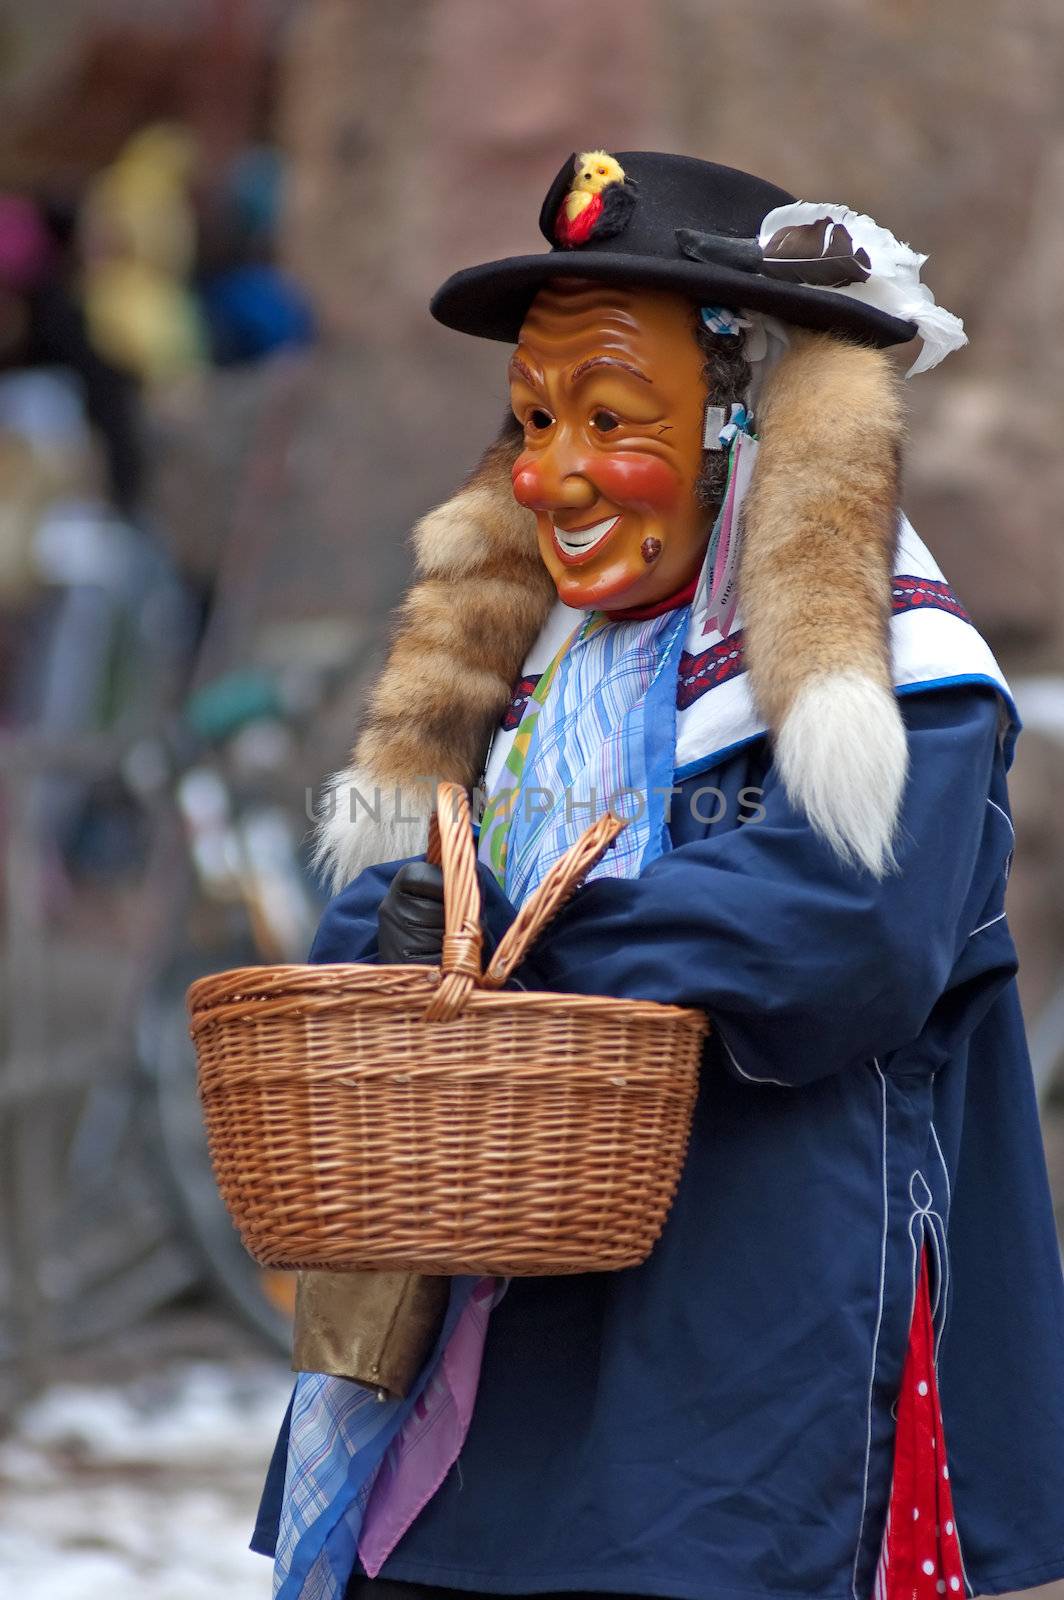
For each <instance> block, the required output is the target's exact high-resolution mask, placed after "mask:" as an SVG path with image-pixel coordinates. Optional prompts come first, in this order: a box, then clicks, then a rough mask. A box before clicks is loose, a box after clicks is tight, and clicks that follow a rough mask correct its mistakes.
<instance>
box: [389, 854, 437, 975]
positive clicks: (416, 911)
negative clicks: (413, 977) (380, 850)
mask: <svg viewBox="0 0 1064 1600" xmlns="http://www.w3.org/2000/svg"><path fill="white" fill-rule="evenodd" d="M377 919H378V929H379V931H378V935H377V948H378V950H379V951H380V959H381V961H382V962H383V963H384V964H385V965H387V966H390V965H392V964H393V963H394V964H398V963H405V962H417V963H418V964H420V965H421V966H438V965H439V961H440V956H441V954H442V952H443V872H442V870H441V869H440V868H439V867H435V866H432V865H430V863H429V862H427V861H408V862H407V863H406V865H405V866H402V867H400V868H399V871H398V872H397V873H396V874H395V877H394V878H393V879H392V881H391V884H390V886H389V888H388V892H387V894H386V895H385V896H384V899H383V900H382V901H381V904H380V910H379V912H378V913H377Z"/></svg>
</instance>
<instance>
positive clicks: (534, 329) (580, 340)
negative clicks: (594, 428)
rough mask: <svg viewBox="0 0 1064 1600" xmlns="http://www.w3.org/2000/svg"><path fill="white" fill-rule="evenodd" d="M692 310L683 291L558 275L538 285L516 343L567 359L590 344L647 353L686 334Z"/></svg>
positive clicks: (691, 333)
mask: <svg viewBox="0 0 1064 1600" xmlns="http://www.w3.org/2000/svg"><path fill="white" fill-rule="evenodd" d="M693 316H694V313H693V310H692V307H691V305H690V304H689V303H688V301H686V300H685V299H684V298H683V297H682V296H679V295H673V294H668V293H662V292H660V291H657V290H650V289H626V288H622V287H618V286H616V285H614V284H603V283H589V282H586V281H585V280H583V279H573V278H561V279H556V280H555V281H553V282H552V283H548V284H547V285H546V287H545V288H543V289H541V290H540V292H539V294H538V295H537V296H536V298H535V300H534V301H533V302H532V305H531V307H530V308H529V311H528V314H527V316H526V317H525V320H524V322H523V323H522V325H521V332H520V335H519V336H518V348H519V349H523V350H525V351H528V352H529V353H530V354H532V355H534V356H536V357H537V358H541V359H546V360H555V361H567V360H569V359H571V358H575V357H577V356H579V355H582V354H585V353H586V352H588V351H589V350H615V351H623V352H626V353H627V354H629V355H637V354H643V355H646V356H648V357H649V356H652V354H653V351H654V347H655V346H656V345H660V344H661V343H662V341H663V340H664V341H666V342H668V343H669V344H673V343H674V342H675V341H677V340H681V341H685V340H689V341H690V342H691V345H692V347H694V327H693Z"/></svg>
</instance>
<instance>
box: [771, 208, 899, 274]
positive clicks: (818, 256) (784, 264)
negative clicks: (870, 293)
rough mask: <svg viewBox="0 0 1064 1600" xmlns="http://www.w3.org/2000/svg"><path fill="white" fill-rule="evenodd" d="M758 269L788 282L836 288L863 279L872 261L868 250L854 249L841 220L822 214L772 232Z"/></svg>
mask: <svg viewBox="0 0 1064 1600" xmlns="http://www.w3.org/2000/svg"><path fill="white" fill-rule="evenodd" d="M761 271H762V272H764V273H765V274H767V276H768V277H770V278H782V279H783V280H784V281H785V282H788V283H813V284H816V285H817V286H818V287H819V288H822V289H838V288H840V287H841V286H842V285H843V284H847V283H864V281H865V279H866V278H868V277H870V276H871V273H872V262H871V260H870V258H869V255H868V251H867V250H855V249H854V246H853V239H852V238H851V237H850V230H849V229H848V228H847V227H846V226H845V224H844V223H841V222H833V221H832V219H831V218H830V217H822V218H821V219H820V220H819V221H818V222H805V223H802V224H800V225H799V226H796V227H791V228H781V229H780V230H779V232H778V233H774V234H773V235H772V237H771V239H770V240H769V241H768V243H767V244H766V245H765V247H764V252H763V260H762V264H761Z"/></svg>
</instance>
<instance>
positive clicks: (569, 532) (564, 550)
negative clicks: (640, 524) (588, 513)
mask: <svg viewBox="0 0 1064 1600" xmlns="http://www.w3.org/2000/svg"><path fill="white" fill-rule="evenodd" d="M620 520H621V513H620V512H618V513H617V515H616V516H615V517H607V518H606V519H605V521H604V522H593V523H591V525H590V527H587V528H559V526H558V524H557V523H556V522H555V521H554V520H553V519H552V520H551V529H552V531H553V534H554V548H555V549H556V550H557V552H558V554H559V556H560V557H561V559H562V560H563V561H564V562H566V563H567V564H569V565H576V564H577V563H579V562H581V561H586V560H587V558H588V556H589V555H590V554H591V552H592V551H593V550H595V549H597V548H598V546H599V545H600V544H601V543H602V541H603V539H606V538H608V537H609V535H610V534H611V533H612V532H613V530H614V528H615V527H616V526H617V524H618V522H620Z"/></svg>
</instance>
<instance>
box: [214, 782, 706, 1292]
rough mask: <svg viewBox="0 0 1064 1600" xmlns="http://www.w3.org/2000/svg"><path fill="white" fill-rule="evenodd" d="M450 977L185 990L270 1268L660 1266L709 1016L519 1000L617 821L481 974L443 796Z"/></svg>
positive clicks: (462, 851) (223, 981)
mask: <svg viewBox="0 0 1064 1600" xmlns="http://www.w3.org/2000/svg"><path fill="white" fill-rule="evenodd" d="M438 824H439V837H440V854H441V857H442V862H443V870H444V885H445V887H444V902H445V922H446V929H447V931H446V934H445V937H444V945H443V961H442V969H441V968H436V967H421V966H370V965H365V966H301V967H296V966H284V967H244V968H240V969H239V970H237V971H233V972H223V973H221V974H219V975H218V976H217V977H211V978H202V979H200V981H199V982H198V983H195V984H193V985H192V988H191V989H190V990H189V1010H190V1013H191V1018H192V1036H193V1039H194V1040H195V1044H196V1051H197V1055H198V1058H199V1081H200V1094H201V1097H202V1100H203V1106H204V1113H205V1117H206V1122H207V1132H208V1137H209V1141H210V1149H211V1157H212V1160H213V1163H214V1172H215V1177H216V1178H217V1181H218V1187H219V1189H220V1190H221V1193H222V1197H223V1199H224V1200H225V1203H226V1205H227V1206H228V1208H229V1211H230V1213H231V1215H232V1217H233V1220H234V1221H235V1223H236V1225H237V1227H238V1228H239V1229H240V1233H241V1235H242V1237H243V1240H244V1244H245V1245H246V1247H247V1249H248V1250H249V1251H250V1252H251V1254H252V1255H253V1256H254V1257H255V1258H256V1260H257V1261H260V1262H261V1263H262V1264H263V1265H264V1266H270V1267H282V1268H308V1267H318V1268H321V1267H325V1268H334V1269H336V1270H340V1271H343V1270H362V1269H370V1270H378V1271H412V1272H425V1273H444V1274H457V1273H495V1274H501V1275H507V1276H509V1275H528V1274H537V1273H567V1272H592V1271H601V1270H607V1269H616V1268H620V1267H630V1266H634V1265H636V1264H637V1263H638V1262H640V1261H642V1260H644V1259H645V1257H646V1256H647V1255H648V1254H649V1252H650V1249H651V1247H652V1246H653V1244H654V1241H655V1240H656V1239H657V1237H658V1235H659V1234H660V1232H661V1229H662V1227H663V1225H664V1222H665V1216H666V1213H667V1211H668V1208H669V1205H670V1203H671V1201H672V1197H673V1195H674V1193H675V1190H676V1185H677V1182H678V1179H679V1175H680V1169H681V1166H682V1164H683V1159H684V1154H685V1151H686V1147H687V1139H688V1133H689V1130H690V1122H691V1113H692V1110H693V1106H694V1100H695V1093H696V1088H697V1077H698V1061H699V1055H700V1051H701V1044H702V1039H703V1036H704V1034H705V1032H706V1027H707V1024H706V1019H705V1017H704V1016H703V1014H702V1013H701V1012H699V1011H689V1010H683V1009H681V1008H679V1007H677V1006H664V1005H656V1004H654V1003H652V1002H650V1001H633V1000H614V999H600V998H597V997H594V996H584V995H563V994H547V993H538V992H537V993H533V992H526V991H523V990H505V991H504V992H502V993H497V992H494V991H497V990H499V989H500V988H501V986H502V985H503V984H504V983H505V982H506V981H507V979H508V978H509V976H510V974H511V973H512V972H513V970H514V969H515V968H516V967H517V966H518V964H519V963H520V961H521V960H522V959H523V957H524V954H525V952H526V950H527V949H528V947H529V945H530V944H531V943H532V941H533V940H534V939H535V938H536V936H537V935H538V934H539V933H540V931H541V930H542V929H543V927H544V926H545V925H546V923H547V922H548V921H549V920H550V918H551V917H552V916H553V915H554V914H555V912H556V911H557V910H558V908H559V906H560V905H561V904H562V903H563V901H564V900H565V899H566V898H567V897H568V895H570V894H571V893H572V891H573V889H574V888H575V887H576V885H577V883H579V882H580V880H581V879H582V877H583V876H584V874H585V873H586V872H587V871H588V870H589V869H590V867H591V866H592V865H593V864H594V862H595V861H597V860H598V859H599V857H600V856H601V855H602V853H603V851H604V850H605V849H606V847H607V846H608V845H609V844H610V843H611V842H612V840H613V838H614V837H615V836H616V834H617V832H618V831H619V828H620V826H621V824H619V823H617V822H616V821H614V820H613V819H612V818H610V817H604V818H602V819H600V820H599V821H598V822H597V823H595V824H594V825H593V826H592V827H591V828H589V829H588V831H587V833H586V834H585V835H584V837H583V838H582V839H581V840H580V841H579V842H578V843H577V844H576V845H574V846H573V848H572V849H571V850H570V851H569V852H568V854H567V855H566V856H564V857H563V858H562V860H560V861H559V862H558V863H557V864H556V866H555V867H554V869H553V870H552V872H551V873H550V875H549V876H548V877H547V878H546V879H545V880H544V882H543V884H542V885H541V886H540V888H539V890H538V891H537V892H536V893H535V894H534V895H532V896H531V897H530V898H529V900H528V901H527V902H526V904H525V905H524V906H523V907H522V909H521V911H520V912H519V914H518V916H517V917H516V919H515V920H514V922H513V924H512V925H511V927H510V928H509V929H508V931H507V933H506V935H505V936H504V938H503V939H502V940H501V941H500V943H499V946H498V948H497V949H496V951H495V954H494V956H493V957H492V960H491V962H490V964H489V966H488V969H487V971H486V972H483V973H482V972H481V933H480V894H479V885H478V883H477V876H476V859H475V854H474V849H473V843H472V838H471V833H470V826H469V807H468V801H467V798H466V795H465V793H464V791H463V790H461V789H459V788H458V787H457V786H456V785H453V784H452V785H441V788H440V791H439V801H438Z"/></svg>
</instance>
